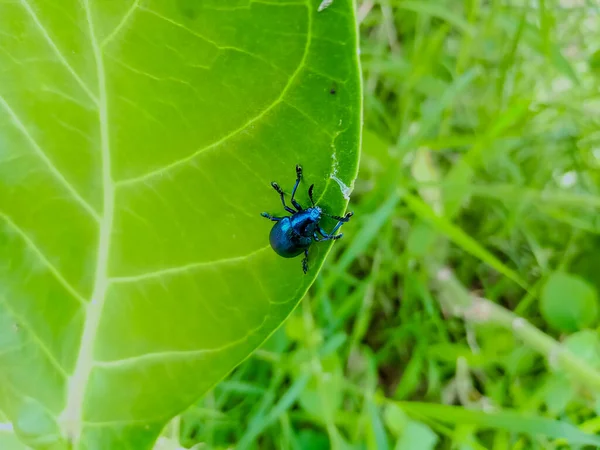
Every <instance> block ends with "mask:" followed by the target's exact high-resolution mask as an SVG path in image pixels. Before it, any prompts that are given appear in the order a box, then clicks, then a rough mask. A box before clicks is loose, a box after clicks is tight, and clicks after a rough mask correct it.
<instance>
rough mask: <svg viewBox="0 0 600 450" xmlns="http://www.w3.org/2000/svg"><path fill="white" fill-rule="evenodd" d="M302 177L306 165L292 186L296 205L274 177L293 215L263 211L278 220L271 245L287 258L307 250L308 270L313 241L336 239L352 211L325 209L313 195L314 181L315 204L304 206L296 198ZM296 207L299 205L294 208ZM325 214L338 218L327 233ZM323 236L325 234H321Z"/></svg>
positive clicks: (304, 264)
mask: <svg viewBox="0 0 600 450" xmlns="http://www.w3.org/2000/svg"><path fill="white" fill-rule="evenodd" d="M301 179H302V167H300V166H299V165H297V166H296V184H295V185H294V189H293V190H292V198H291V200H290V201H291V202H292V205H293V208H291V207H289V206H288V205H286V204H285V194H284V193H283V190H282V189H281V188H280V187H279V185H278V184H277V183H275V182H274V181H273V182H272V183H271V186H273V189H275V190H276V191H277V193H278V194H279V196H280V198H281V203H282V204H283V208H284V209H285V210H286V211H287V212H289V213H290V214H291V216H284V217H275V216H272V215H270V214H268V213H266V212H264V213H262V214H261V216H263V217H266V218H267V219H269V220H272V221H273V222H276V223H275V225H273V228H272V229H271V234H270V235H269V242H270V243H271V247H272V248H273V250H275V253H277V254H278V255H280V256H283V257H284V258H293V257H294V256H298V255H299V254H301V253H304V259H302V270H303V271H304V273H306V272H307V271H308V248H309V247H310V246H311V244H312V243H313V242H320V241H332V240H333V241H334V240H337V239H339V238H341V237H342V236H343V235H342V234H335V232H336V231H337V230H339V229H340V227H341V226H342V225H343V224H344V223H346V222H348V221H349V220H350V217H352V213H351V212H349V213H347V214H346V215H345V216H344V217H339V216H332V215H330V214H327V213H325V212H323V210H322V209H321V208H320V207H318V206H316V205H315V201H314V199H313V189H314V186H315V185H314V184H312V185H311V186H310V187H309V188H308V197H309V198H310V202H311V203H312V206H311V207H309V208H306V209H304V208H302V206H300V204H299V203H298V202H297V201H296V200H295V199H294V197H295V195H296V189H298V185H299V184H300V180H301ZM294 208H295V209H294ZM323 216H327V217H331V218H332V219H335V220H337V221H338V223H337V224H336V226H335V227H333V230H331V232H330V233H327V232H325V231H324V230H323V228H321V226H320V222H321V218H322V217H323ZM319 236H321V237H319Z"/></svg>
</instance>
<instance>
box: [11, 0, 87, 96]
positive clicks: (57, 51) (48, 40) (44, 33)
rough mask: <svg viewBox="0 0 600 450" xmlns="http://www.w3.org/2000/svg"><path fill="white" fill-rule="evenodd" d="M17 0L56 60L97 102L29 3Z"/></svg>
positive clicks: (25, 0) (24, 0)
mask: <svg viewBox="0 0 600 450" xmlns="http://www.w3.org/2000/svg"><path fill="white" fill-rule="evenodd" d="M19 1H20V2H21V5H22V6H23V8H24V9H25V11H27V13H28V14H29V16H31V19H32V20H33V22H34V23H35V25H36V26H37V28H38V29H39V30H40V32H41V33H42V36H43V37H44V40H45V41H46V43H47V44H48V45H49V46H50V48H51V49H52V51H53V52H54V54H55V55H56V57H57V58H58V60H59V61H60V62H61V63H62V64H63V66H65V68H66V69H67V71H68V72H69V73H70V74H71V75H72V76H73V78H74V79H75V81H77V84H79V86H80V87H81V88H82V89H83V90H84V92H85V93H86V94H87V95H88V96H89V97H90V99H91V100H92V101H93V102H94V103H95V104H98V98H97V97H96V96H95V95H94V93H93V92H92V91H91V90H90V88H89V87H88V86H87V84H86V83H85V82H84V81H83V80H82V79H81V77H80V76H79V75H78V74H77V72H76V71H75V69H73V67H72V66H71V64H69V61H67V59H66V58H65V56H64V55H63V54H62V52H61V51H60V49H59V48H58V46H57V45H56V42H54V40H53V39H52V37H51V36H50V33H48V30H46V27H44V25H43V24H42V22H41V21H40V19H39V17H38V16H37V14H36V13H35V11H34V10H33V8H32V7H31V5H30V4H29V2H28V1H27V0H19Z"/></svg>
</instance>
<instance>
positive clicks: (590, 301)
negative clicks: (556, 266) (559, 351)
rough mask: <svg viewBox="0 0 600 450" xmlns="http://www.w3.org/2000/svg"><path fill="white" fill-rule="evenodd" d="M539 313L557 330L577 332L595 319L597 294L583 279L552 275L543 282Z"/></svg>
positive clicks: (560, 273)
mask: <svg viewBox="0 0 600 450" xmlns="http://www.w3.org/2000/svg"><path fill="white" fill-rule="evenodd" d="M540 302H541V303H540V308H541V313H542V315H543V316H544V319H545V320H546V322H548V324H549V325H551V326H552V327H554V328H556V329H557V330H560V331H577V330H580V329H582V328H585V327H587V326H590V325H591V324H592V323H594V322H595V321H596V319H597V318H598V294H597V293H596V290H595V289H594V288H593V287H592V286H590V285H589V284H588V283H587V282H586V281H585V280H584V279H583V278H580V277H578V276H575V275H570V274H568V273H562V272H555V273H553V274H552V275H550V277H549V278H548V280H547V281H546V284H545V285H544V287H543V289H542V294H541V299H540Z"/></svg>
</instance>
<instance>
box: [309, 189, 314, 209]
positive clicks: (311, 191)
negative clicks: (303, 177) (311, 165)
mask: <svg viewBox="0 0 600 450" xmlns="http://www.w3.org/2000/svg"><path fill="white" fill-rule="evenodd" d="M314 188H315V185H314V184H311V185H310V187H309V188H308V198H310V202H311V203H312V205H313V206H315V199H314V198H313V189H314Z"/></svg>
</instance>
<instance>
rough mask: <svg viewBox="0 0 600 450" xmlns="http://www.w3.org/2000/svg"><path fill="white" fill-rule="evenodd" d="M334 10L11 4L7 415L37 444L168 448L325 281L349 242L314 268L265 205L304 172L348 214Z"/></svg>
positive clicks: (350, 65) (149, 1)
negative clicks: (210, 393) (188, 411)
mask: <svg viewBox="0 0 600 450" xmlns="http://www.w3.org/2000/svg"><path fill="white" fill-rule="evenodd" d="M317 3H318V2H313V1H308V0H306V1H299V0H278V1H271V0H264V1H263V0H229V1H227V2H223V1H221V0H177V1H171V0H129V1H121V2H119V1H99V0H64V1H61V2H45V1H42V0H20V1H10V0H9V1H8V2H6V1H5V2H1V3H0V29H1V30H2V32H1V33H0V254H1V255H2V260H1V261H0V409H2V410H4V411H5V412H6V415H7V417H8V418H9V419H10V420H11V422H12V423H13V424H14V427H15V430H16V432H17V434H18V435H20V437H21V438H22V439H24V441H25V442H26V443H27V445H29V446H31V447H34V448H53V449H63V448H67V447H68V446H70V445H72V447H69V448H74V449H79V448H86V449H92V448H111V449H112V448H114V449H117V448H135V449H144V448H150V447H151V446H152V443H153V442H154V441H155V440H156V437H157V436H158V434H159V433H160V430H161V428H162V427H163V426H164V424H165V423H166V422H167V421H168V420H169V419H170V418H171V417H173V416H174V415H176V414H178V413H179V412H181V411H182V410H183V409H185V408H186V407H187V406H188V405H190V404H191V403H192V402H194V401H195V400H196V399H198V398H199V397H200V396H201V395H202V394H203V393H204V392H206V391H207V390H208V389H209V388H211V387H212V386H213V385H214V384H215V383H216V382H218V381H219V380H220V379H221V378H223V376H225V375H226V374H227V373H228V372H229V371H230V370H231V369H232V368H233V367H235V366H236V365H237V364H238V363H239V362H240V361H242V360H243V359H244V358H246V357H247V356H248V355H249V354H250V352H252V350H253V349H255V348H256V347H257V346H258V345H259V344H260V343H261V342H263V341H264V340H265V339H266V338H267V337H268V336H269V335H270V334H271V333H272V332H273V331H274V330H275V329H276V328H277V327H278V326H279V325H280V324H281V323H282V321H283V320H284V319H285V318H286V317H287V316H288V315H289V313H290V311H291V310H292V309H293V308H294V307H295V305H296V304H297V302H298V300H299V299H300V298H301V297H302V296H303V295H304V293H305V292H306V290H307V289H308V287H309V285H310V284H311V283H312V281H313V279H314V277H315V276H316V273H317V271H318V269H319V267H320V266H321V264H322V263H323V260H324V258H325V256H326V253H327V252H328V250H329V248H330V246H329V245H326V244H322V245H315V246H314V248H311V252H310V271H309V274H308V275H306V276H305V275H304V274H303V273H302V268H301V263H300V259H289V260H288V259H283V258H280V257H278V256H277V255H276V254H275V253H274V252H273V251H272V250H271V249H270V247H269V245H268V234H269V230H270V227H271V223H269V222H268V221H266V220H265V219H264V218H262V217H260V213H261V212H262V211H268V212H270V213H273V214H282V207H281V203H280V202H279V198H278V196H277V194H276V193H275V192H274V191H273V189H272V188H271V186H270V182H271V181H273V180H276V181H278V182H279V183H280V185H281V186H282V187H283V188H284V190H287V191H288V192H289V190H290V189H291V187H292V184H293V182H294V179H295V172H294V166H295V164H297V163H300V164H302V165H303V167H304V171H305V179H304V182H303V183H302V184H301V189H300V190H299V201H301V202H306V201H307V195H306V190H307V187H308V186H309V185H310V184H312V183H314V184H315V194H316V195H315V197H316V198H317V199H318V203H319V204H320V205H322V206H323V207H324V208H325V209H326V211H327V212H329V213H331V214H336V215H338V214H342V213H343V212H344V210H345V207H346V204H347V199H348V195H349V192H350V190H351V186H352V184H353V180H354V178H355V176H356V172H357V159H358V149H359V138H360V136H359V135H360V123H361V92H360V78H359V67H358V60H357V59H358V56H357V43H356V29H355V28H356V24H355V18H354V12H353V11H354V10H353V5H352V2H351V0H336V1H335V2H334V3H333V4H332V5H331V6H330V7H329V8H327V9H326V10H324V11H322V12H317V7H318V4H317ZM300 191H301V192H300ZM324 225H325V228H326V229H328V227H330V226H331V225H333V222H332V221H329V220H328V221H327V222H326V223H325V224H324Z"/></svg>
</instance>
